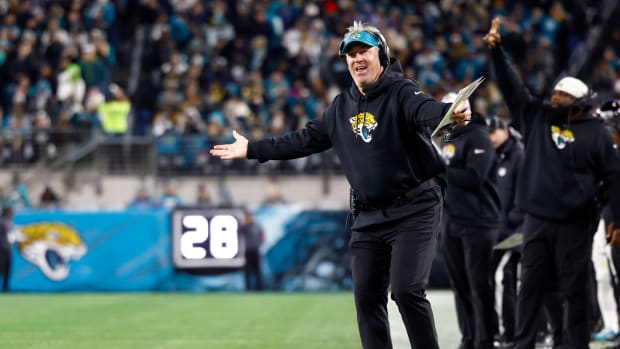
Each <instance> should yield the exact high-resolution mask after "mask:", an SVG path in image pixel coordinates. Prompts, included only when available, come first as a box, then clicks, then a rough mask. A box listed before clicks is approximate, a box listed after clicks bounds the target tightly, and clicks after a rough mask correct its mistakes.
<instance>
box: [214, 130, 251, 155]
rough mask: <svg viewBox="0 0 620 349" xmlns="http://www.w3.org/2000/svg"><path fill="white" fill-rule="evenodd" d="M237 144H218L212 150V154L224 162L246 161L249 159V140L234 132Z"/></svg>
mask: <svg viewBox="0 0 620 349" xmlns="http://www.w3.org/2000/svg"><path fill="white" fill-rule="evenodd" d="M233 137H235V143H233V144H218V145H216V146H214V147H213V149H211V151H210V153H211V155H213V156H217V157H219V158H221V159H223V160H231V159H245V158H247V157H248V139H247V138H245V137H243V136H242V135H240V134H238V133H237V131H234V130H233Z"/></svg>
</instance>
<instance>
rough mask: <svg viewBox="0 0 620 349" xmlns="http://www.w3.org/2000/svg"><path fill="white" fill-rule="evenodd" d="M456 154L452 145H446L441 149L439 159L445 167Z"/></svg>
mask: <svg viewBox="0 0 620 349" xmlns="http://www.w3.org/2000/svg"><path fill="white" fill-rule="evenodd" d="M455 153H456V147H455V146H454V144H452V143H448V144H446V145H444V146H443V147H442V148H441V157H442V158H443V161H444V162H445V163H446V165H449V164H450V160H451V159H452V158H453V157H454V154H455Z"/></svg>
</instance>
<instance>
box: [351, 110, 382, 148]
mask: <svg viewBox="0 0 620 349" xmlns="http://www.w3.org/2000/svg"><path fill="white" fill-rule="evenodd" d="M349 122H350V123H351V128H352V129H353V133H355V134H356V135H358V136H360V137H362V140H364V142H366V143H370V142H371V141H372V132H373V131H374V130H375V129H376V128H377V120H375V116H374V115H372V114H370V113H368V112H364V113H359V114H357V115H355V116H354V117H352V118H351V119H349Z"/></svg>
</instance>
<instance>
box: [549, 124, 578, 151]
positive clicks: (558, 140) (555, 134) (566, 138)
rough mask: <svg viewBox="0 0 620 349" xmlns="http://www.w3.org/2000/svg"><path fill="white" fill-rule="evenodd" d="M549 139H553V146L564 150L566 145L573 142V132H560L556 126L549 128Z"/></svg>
mask: <svg viewBox="0 0 620 349" xmlns="http://www.w3.org/2000/svg"><path fill="white" fill-rule="evenodd" d="M551 139H553V143H555V146H556V147H557V148H558V149H560V150H562V149H564V148H566V144H567V143H573V142H574V141H575V136H574V135H573V131H571V130H569V129H566V130H562V129H560V128H559V127H557V126H551Z"/></svg>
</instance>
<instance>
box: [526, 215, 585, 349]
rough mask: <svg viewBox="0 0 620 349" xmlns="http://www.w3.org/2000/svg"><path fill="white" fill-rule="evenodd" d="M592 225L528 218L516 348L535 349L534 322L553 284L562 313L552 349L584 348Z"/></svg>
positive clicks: (529, 216)
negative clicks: (557, 341)
mask: <svg viewBox="0 0 620 349" xmlns="http://www.w3.org/2000/svg"><path fill="white" fill-rule="evenodd" d="M593 224H594V223H593V222H581V223H565V222H556V221H549V220H544V219H540V218H537V217H534V216H531V215H527V216H526V218H525V227H524V241H523V255H522V259H521V288H520V290H519V293H518V296H517V333H516V338H515V341H516V342H517V348H519V349H533V348H534V345H535V341H536V324H537V321H536V319H537V317H538V315H539V312H540V310H541V308H542V304H543V296H544V294H545V292H546V291H547V290H546V288H547V287H546V285H547V284H548V281H549V280H554V279H555V280H556V281H557V285H558V291H559V295H560V300H561V301H562V304H563V309H564V312H563V313H564V314H563V324H562V338H561V342H562V343H561V344H560V345H557V346H556V348H571V349H587V348H588V344H589V341H590V331H589V327H588V319H589V316H588V312H589V311H588V310H589V309H588V300H589V286H588V268H589V265H590V258H591V255H592V232H593V231H594V229H593Z"/></svg>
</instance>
